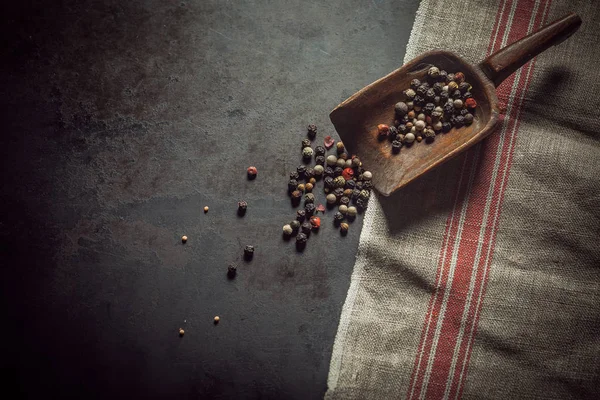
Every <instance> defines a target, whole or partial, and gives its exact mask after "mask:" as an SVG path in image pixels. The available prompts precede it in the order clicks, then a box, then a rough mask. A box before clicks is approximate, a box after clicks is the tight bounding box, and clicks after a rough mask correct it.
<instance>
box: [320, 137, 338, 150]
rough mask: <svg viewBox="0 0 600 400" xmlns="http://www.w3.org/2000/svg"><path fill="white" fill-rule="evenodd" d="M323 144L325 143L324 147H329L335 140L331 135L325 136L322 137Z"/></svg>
mask: <svg viewBox="0 0 600 400" xmlns="http://www.w3.org/2000/svg"><path fill="white" fill-rule="evenodd" d="M323 144H324V145H325V148H326V149H330V148H332V147H333V145H334V144H335V140H333V138H332V137H331V136H325V138H324V139H323Z"/></svg>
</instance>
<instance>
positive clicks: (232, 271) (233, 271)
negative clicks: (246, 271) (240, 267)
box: [227, 225, 292, 279]
mask: <svg viewBox="0 0 600 400" xmlns="http://www.w3.org/2000/svg"><path fill="white" fill-rule="evenodd" d="M286 226H287V227H289V228H290V229H289V232H290V233H289V234H288V233H286V229H285V227H286ZM291 232H292V228H291V227H290V226H289V225H285V226H284V227H283V233H284V234H286V235H290V234H291ZM235 274H237V267H236V266H235V265H233V264H229V266H227V277H228V278H229V279H233V278H235Z"/></svg>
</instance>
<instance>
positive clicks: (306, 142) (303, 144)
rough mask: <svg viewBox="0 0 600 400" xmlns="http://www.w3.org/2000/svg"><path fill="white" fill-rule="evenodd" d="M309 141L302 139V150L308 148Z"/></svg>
mask: <svg viewBox="0 0 600 400" xmlns="http://www.w3.org/2000/svg"><path fill="white" fill-rule="evenodd" d="M310 144H311V143H310V139H302V148H303V149H304V148H305V147H310Z"/></svg>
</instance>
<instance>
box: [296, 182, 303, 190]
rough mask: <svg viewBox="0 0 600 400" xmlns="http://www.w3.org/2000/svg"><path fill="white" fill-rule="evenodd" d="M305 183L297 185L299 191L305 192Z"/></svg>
mask: <svg viewBox="0 0 600 400" xmlns="http://www.w3.org/2000/svg"><path fill="white" fill-rule="evenodd" d="M304 189H305V187H304V183H299V184H298V186H296V190H298V191H299V192H304Z"/></svg>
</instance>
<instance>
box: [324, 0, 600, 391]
mask: <svg viewBox="0 0 600 400" xmlns="http://www.w3.org/2000/svg"><path fill="white" fill-rule="evenodd" d="M570 11H575V12H578V13H579V14H580V15H581V17H582V19H583V24H582V26H581V28H580V29H579V31H578V32H577V33H576V34H574V35H573V36H572V37H571V38H570V39H568V40H567V41H565V42H563V43H562V44H561V45H559V46H556V47H553V48H551V49H549V50H547V51H546V52H544V53H542V54H541V55H540V56H538V57H537V58H536V59H534V60H532V61H531V62H530V63H528V64H527V65H525V66H524V67H523V68H521V69H520V70H519V71H517V72H516V73H515V74H513V75H512V76H511V77H509V78H508V79H507V80H506V81H505V82H504V83H503V84H502V85H501V86H500V87H499V88H498V96H499V99H500V101H501V103H502V104H501V105H502V107H501V108H502V111H503V121H502V124H501V127H500V128H499V129H498V130H497V131H496V132H495V133H493V134H492V135H491V136H490V137H488V138H487V139H486V140H485V141H484V142H482V143H481V144H480V145H478V146H475V147H474V148H472V149H471V150H470V151H468V152H467V153H466V154H465V155H463V156H461V157H458V158H457V159H454V160H452V161H450V162H449V163H447V164H445V165H443V166H441V167H440V168H438V169H437V170H435V171H432V172H431V173H429V174H428V175H427V176H426V177H423V178H422V179H420V180H418V181H416V182H415V183H414V184H411V185H410V186H408V187H406V188H405V189H403V190H401V191H400V192H398V193H396V194H394V195H393V196H391V197H389V198H383V197H375V198H374V199H372V202H371V203H370V206H369V209H368V210H367V212H366V216H365V221H364V226H363V231H362V233H361V239H360V244H359V250H358V255H357V259H356V264H355V267H354V272H353V274H352V278H351V284H350V289H349V291H348V295H347V299H346V302H345V304H344V307H343V310H342V315H341V319H340V323H339V327H338V332H337V336H336V340H335V344H334V348H333V354H332V359H331V365H330V372H329V379H328V391H327V393H326V395H325V397H326V398H327V399H373V398H381V399H390V398H410V399H416V398H421V399H423V398H432V399H437V398H452V399H457V398H468V399H469V398H473V399H475V398H477V399H482V398H489V399H534V398H535V399H542V398H543V399H570V398H596V399H597V398H600V245H599V239H600V206H599V204H600V181H599V174H600V123H599V120H598V110H600V98H599V94H600V79H599V78H600V74H599V72H598V71H599V68H598V63H599V62H600V47H599V46H598V43H599V41H600V22H599V21H600V7H599V6H598V4H597V3H596V2H594V1H592V0H589V1H584V0H580V1H558V0H552V1H551V0H502V1H498V2H491V1H484V2H481V1H477V0H461V1H459V2H447V1H444V0H424V1H423V2H422V3H421V5H420V8H419V11H418V13H417V17H416V21H415V24H414V28H413V31H412V34H411V38H410V42H409V45H408V50H407V54H406V58H405V61H408V60H410V59H412V58H414V57H415V56H417V55H418V54H419V53H421V52H424V51H427V50H431V49H434V48H442V49H449V50H451V51H454V52H456V53H458V54H460V55H462V56H463V57H465V58H466V59H467V60H471V61H473V62H478V61H480V60H481V59H483V58H484V56H485V55H486V54H491V53H493V52H494V51H497V50H498V49H500V48H502V47H504V46H506V45H507V44H510V43H512V42H513V41H515V40H517V39H519V38H520V37H522V36H524V35H526V34H527V33H530V32H532V31H534V30H536V29H538V28H539V27H541V26H543V25H545V24H546V23H548V22H550V21H553V20H555V19H557V18H560V17H562V16H563V15H565V14H566V13H568V12H570ZM434 145H435V144H434ZM400 156H401V155H400ZM367 167H368V166H367Z"/></svg>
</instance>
